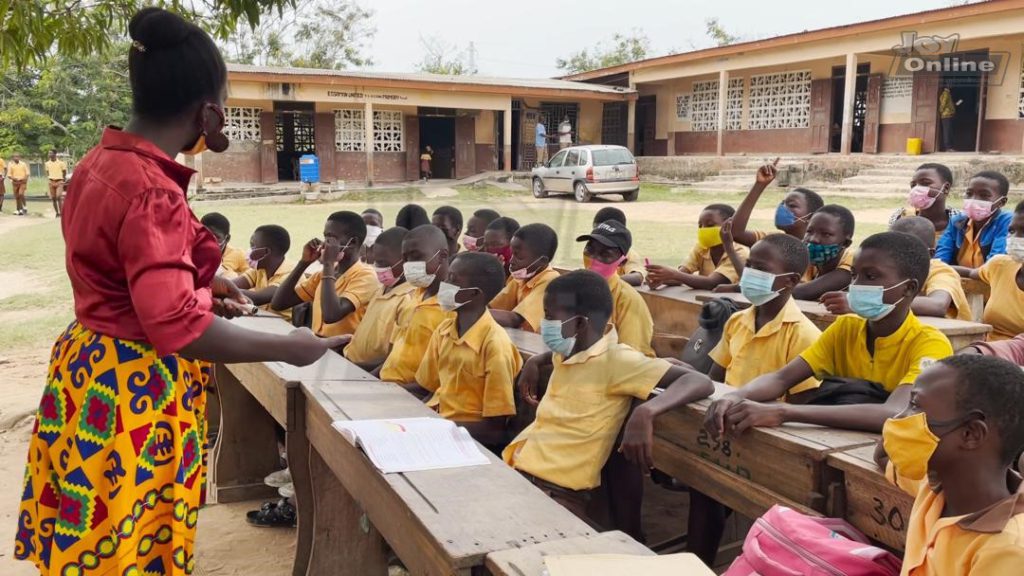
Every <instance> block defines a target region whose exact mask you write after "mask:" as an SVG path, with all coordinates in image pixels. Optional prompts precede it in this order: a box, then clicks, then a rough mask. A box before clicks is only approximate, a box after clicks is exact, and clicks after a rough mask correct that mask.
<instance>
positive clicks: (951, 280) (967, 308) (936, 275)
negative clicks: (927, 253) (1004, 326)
mask: <svg viewBox="0 0 1024 576" xmlns="http://www.w3.org/2000/svg"><path fill="white" fill-rule="evenodd" d="M938 290H942V291H944V292H946V293H947V294H949V296H950V297H951V298H952V304H950V306H949V310H947V311H946V318H953V319H956V320H967V321H971V320H973V318H971V305H970V304H968V303H967V294H965V293H964V287H963V284H962V283H961V282H960V275H959V274H957V272H956V270H954V269H953V267H952V266H950V265H949V264H946V263H945V262H943V261H942V260H939V259H937V258H932V261H931V268H930V269H929V270H928V279H927V280H925V282H924V295H925V296H930V295H931V294H932V293H933V292H936V291H938Z"/></svg>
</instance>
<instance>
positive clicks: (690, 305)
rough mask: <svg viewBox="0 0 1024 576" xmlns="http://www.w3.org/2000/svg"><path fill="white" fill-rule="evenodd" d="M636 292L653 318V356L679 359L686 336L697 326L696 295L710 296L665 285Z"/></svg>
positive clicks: (700, 304)
mask: <svg viewBox="0 0 1024 576" xmlns="http://www.w3.org/2000/svg"><path fill="white" fill-rule="evenodd" d="M636 290H637V292H639V293H640V296H642V297H643V299H644V302H645V303H646V304H647V308H648V310H650V311H651V317H652V318H653V319H654V339H653V341H652V343H651V345H652V347H653V348H654V351H655V353H656V354H657V355H658V356H660V357H664V358H669V357H671V358H679V357H680V356H682V353H683V348H685V347H686V344H687V342H689V339H690V335H691V334H693V332H694V331H695V330H696V329H697V328H698V326H699V323H698V318H699V317H700V309H701V307H702V306H703V305H704V301H703V300H698V296H700V295H709V296H710V295H711V294H713V293H712V292H711V291H709V290H693V289H692V288H687V287H686V286H665V287H663V288H659V289H657V290H651V289H650V287H648V286H640V287H638V288H637V289H636Z"/></svg>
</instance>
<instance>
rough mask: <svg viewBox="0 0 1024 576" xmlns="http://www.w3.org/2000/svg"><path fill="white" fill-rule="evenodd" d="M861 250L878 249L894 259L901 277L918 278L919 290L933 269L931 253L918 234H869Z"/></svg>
mask: <svg viewBox="0 0 1024 576" xmlns="http://www.w3.org/2000/svg"><path fill="white" fill-rule="evenodd" d="M860 249H861V250H878V251H880V252H882V253H884V254H885V255H886V256H888V257H889V258H891V259H892V261H893V263H895V264H896V271H897V272H898V273H899V275H900V277H901V278H908V279H910V280H917V287H918V290H923V289H924V283H925V281H926V280H928V271H929V270H930V269H931V259H932V257H931V254H929V253H928V248H927V247H925V245H924V244H923V243H922V242H921V239H920V238H918V237H917V236H911V235H910V234H905V233H903V232H880V233H878V234H873V235H871V236H868V237H867V239H866V240H864V241H863V242H861V244H860Z"/></svg>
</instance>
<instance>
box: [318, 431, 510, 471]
mask: <svg viewBox="0 0 1024 576" xmlns="http://www.w3.org/2000/svg"><path fill="white" fill-rule="evenodd" d="M333 426H334V428H335V429H336V430H338V431H339V432H341V434H342V435H343V436H345V438H346V439H348V441H349V442H351V443H352V444H353V445H355V446H358V447H360V448H362V449H363V452H365V453H366V456H367V457H369V458H370V462H373V465H374V466H376V467H377V469H378V470H380V471H381V472H383V473H385V474H390V473H393V472H414V471H417V470H437V469H440V468H461V467H463V466H484V465H486V464H489V463H490V460H488V459H487V456H485V455H484V453H483V452H481V451H480V449H479V448H478V447H477V445H476V442H474V441H473V437H472V436H470V435H469V432H467V431H466V429H465V428H462V427H460V426H457V425H456V424H455V423H454V422H451V421H449V420H445V419H444V418H395V419H387V420H351V421H350V420H339V421H337V422H334V424H333Z"/></svg>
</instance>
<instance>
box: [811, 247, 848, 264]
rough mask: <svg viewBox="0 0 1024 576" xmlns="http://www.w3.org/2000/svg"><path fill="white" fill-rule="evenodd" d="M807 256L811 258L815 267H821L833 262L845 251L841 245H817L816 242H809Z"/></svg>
mask: <svg viewBox="0 0 1024 576" xmlns="http://www.w3.org/2000/svg"><path fill="white" fill-rule="evenodd" d="M806 244H807V255H808V256H810V258H811V264H814V265H815V266H821V265H823V264H825V263H826V262H828V261H829V260H832V259H833V258H835V257H836V256H839V253H840V252H842V251H843V247H842V246H840V245H839V244H816V243H814V242H807V243H806Z"/></svg>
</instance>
